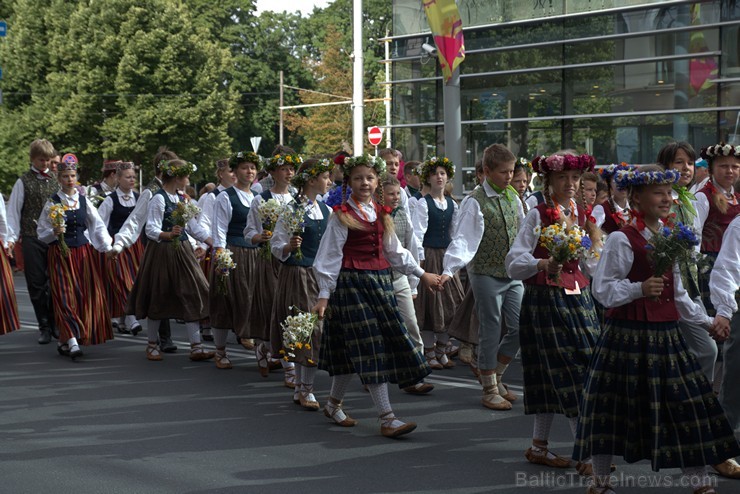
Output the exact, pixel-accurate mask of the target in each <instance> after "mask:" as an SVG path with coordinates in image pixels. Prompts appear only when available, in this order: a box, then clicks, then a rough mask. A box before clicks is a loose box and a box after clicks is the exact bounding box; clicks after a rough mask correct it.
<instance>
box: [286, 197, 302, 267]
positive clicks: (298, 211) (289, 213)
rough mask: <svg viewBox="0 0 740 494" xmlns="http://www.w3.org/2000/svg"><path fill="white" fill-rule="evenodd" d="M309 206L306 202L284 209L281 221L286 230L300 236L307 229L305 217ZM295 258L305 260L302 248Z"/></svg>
mask: <svg viewBox="0 0 740 494" xmlns="http://www.w3.org/2000/svg"><path fill="white" fill-rule="evenodd" d="M306 209H307V204H306V203H305V202H300V203H296V205H295V206H294V207H286V208H284V209H283V212H282V214H281V215H280V221H281V222H282V223H283V226H285V229H286V230H287V231H289V232H291V233H292V234H293V235H294V236H298V237H299V236H300V235H301V234H302V233H303V230H304V228H305V227H306V221H305V215H306ZM295 258H296V259H298V260H301V259H303V252H301V248H300V247H298V250H296V251H295Z"/></svg>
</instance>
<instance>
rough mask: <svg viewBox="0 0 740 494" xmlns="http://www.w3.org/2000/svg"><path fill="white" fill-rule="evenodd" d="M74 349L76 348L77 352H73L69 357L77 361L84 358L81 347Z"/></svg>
mask: <svg viewBox="0 0 740 494" xmlns="http://www.w3.org/2000/svg"><path fill="white" fill-rule="evenodd" d="M72 348H76V350H72V351H70V352H69V356H70V357H72V360H74V359H76V358H77V357H82V355H83V353H82V350H81V349H80V347H79V346H76V347H72Z"/></svg>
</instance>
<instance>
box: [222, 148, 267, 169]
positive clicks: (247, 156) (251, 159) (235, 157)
mask: <svg viewBox="0 0 740 494" xmlns="http://www.w3.org/2000/svg"><path fill="white" fill-rule="evenodd" d="M239 163H254V166H256V167H257V171H260V170H261V169H262V166H263V165H264V160H263V159H262V157H261V156H260V155H259V154H257V153H255V152H253V151H239V152H238V153H236V154H232V155H231V157H230V158H229V168H231V169H232V170H233V169H235V168H236V167H237V166H239Z"/></svg>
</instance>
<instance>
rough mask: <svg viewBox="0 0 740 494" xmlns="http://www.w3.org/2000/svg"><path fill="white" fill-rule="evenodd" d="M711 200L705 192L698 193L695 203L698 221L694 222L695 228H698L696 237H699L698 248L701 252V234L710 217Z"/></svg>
mask: <svg viewBox="0 0 740 494" xmlns="http://www.w3.org/2000/svg"><path fill="white" fill-rule="evenodd" d="M709 200H710V199H709V198H708V197H707V195H706V194H705V193H704V192H697V193H696V202H695V203H694V208H695V209H696V220H695V221H694V226H695V228H696V235H697V237H699V246H698V247H697V248H696V249H697V250H699V249H700V248H701V234H702V231H703V230H704V223H706V221H707V217H708V216H709Z"/></svg>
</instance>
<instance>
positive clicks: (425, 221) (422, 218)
mask: <svg viewBox="0 0 740 494" xmlns="http://www.w3.org/2000/svg"><path fill="white" fill-rule="evenodd" d="M413 224H414V233H415V234H416V240H417V241H418V242H419V245H422V244H423V243H424V235H426V233H427V228H429V204H428V203H427V201H426V199H424V198H422V199H421V200H419V201H417V202H416V206H415V207H414V221H413Z"/></svg>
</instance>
